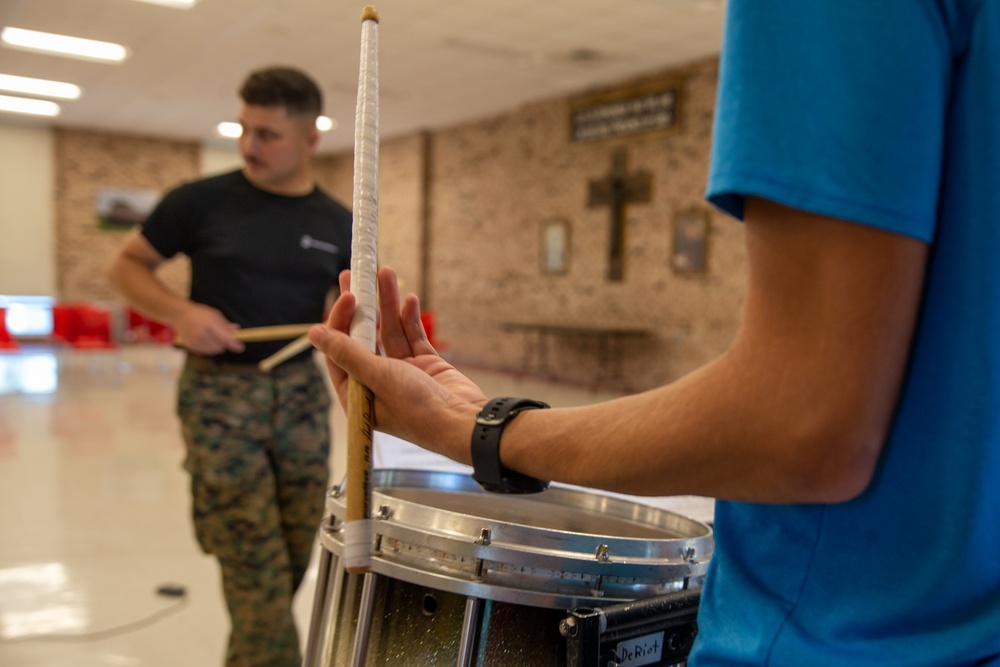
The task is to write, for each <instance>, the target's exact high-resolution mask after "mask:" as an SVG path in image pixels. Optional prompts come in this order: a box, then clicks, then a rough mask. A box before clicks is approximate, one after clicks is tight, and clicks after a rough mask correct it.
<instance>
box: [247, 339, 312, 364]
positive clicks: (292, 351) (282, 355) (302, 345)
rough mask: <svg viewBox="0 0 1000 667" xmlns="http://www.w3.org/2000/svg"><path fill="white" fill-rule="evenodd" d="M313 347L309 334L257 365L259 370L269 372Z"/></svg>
mask: <svg viewBox="0 0 1000 667" xmlns="http://www.w3.org/2000/svg"><path fill="white" fill-rule="evenodd" d="M311 345H312V343H310V342H309V335H308V334H306V335H304V336H299V337H298V338H296V339H295V340H293V341H292V342H291V343H289V344H288V345H286V346H285V347H283V348H281V349H280V350H278V351H277V352H275V353H274V354H272V355H271V356H270V357H268V358H267V359H264V360H263V361H261V362H260V363H259V364H257V368H259V369H260V370H262V371H269V370H271V369H272V368H274V367H275V366H277V365H278V364H281V363H284V362H286V361H288V360H289V359H291V358H292V357H294V356H295V355H296V354H298V353H299V352H302V351H304V350H307V349H309V347H310V346H311Z"/></svg>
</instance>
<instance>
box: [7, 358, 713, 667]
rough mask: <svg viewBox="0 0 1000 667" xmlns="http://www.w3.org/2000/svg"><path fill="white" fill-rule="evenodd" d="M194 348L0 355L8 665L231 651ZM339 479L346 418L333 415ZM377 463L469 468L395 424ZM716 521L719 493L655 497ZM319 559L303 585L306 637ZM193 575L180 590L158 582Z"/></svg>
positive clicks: (541, 392)
mask: <svg viewBox="0 0 1000 667" xmlns="http://www.w3.org/2000/svg"><path fill="white" fill-rule="evenodd" d="M181 363H182V354H181V353H180V352H178V351H177V350H174V349H173V348H170V347H163V346H152V345H150V346H146V345H135V346H128V347H123V348H121V349H118V350H113V351H73V350H69V349H66V348H49V347H44V346H39V347H31V346H22V348H21V350H19V351H17V352H4V353H0V503H2V507H3V511H2V512H0V665H3V666H5V667H6V666H10V667H15V666H18V667H20V666H32V667H36V666H37V667H70V666H72V667H98V666H101V667H103V666H109V667H112V666H113V667H132V666H134V665H142V666H144V667H167V666H170V667H174V666H177V665H184V666H188V665H191V666H202V665H206V666H213V665H221V664H222V656H223V652H224V646H225V642H226V637H227V634H228V619H227V617H226V613H225V608H224V603H223V600H222V596H221V593H220V585H219V575H218V570H217V567H216V565H215V562H214V561H213V560H212V559H210V558H209V557H207V556H205V555H203V554H202V553H201V552H200V551H199V549H198V546H197V544H196V542H195V540H194V535H193V533H192V530H191V527H190V523H189V518H188V508H189V501H188V493H187V477H186V474H185V473H184V471H183V469H182V468H181V461H182V459H183V444H182V442H181V440H180V435H179V432H178V428H177V423H176V419H175V417H174V415H173V405H174V398H175V386H174V385H175V380H176V377H177V374H178V372H179V369H180V366H181ZM470 375H472V376H473V377H474V378H475V379H476V381H477V382H479V383H480V384H481V385H482V386H483V387H484V389H485V390H486V393H487V394H489V395H504V394H512V395H520V396H531V397H532V398H539V399H542V400H546V401H548V402H550V403H552V404H553V405H556V406H568V405H582V404H586V403H589V402H593V401H597V400H601V399H604V398H608V397H610V394H602V393H599V392H595V391H592V390H589V389H577V388H572V387H566V386H563V385H555V384H550V383H543V382H538V381H534V380H531V379H518V378H514V377H511V376H507V375H502V374H496V373H485V372H475V371H470ZM333 424H334V442H335V448H334V454H333V456H332V457H331V468H332V471H333V479H335V480H338V479H339V477H340V476H341V475H342V474H343V470H344V452H343V446H344V443H345V441H346V439H345V437H344V435H343V433H344V430H345V427H346V419H345V417H344V415H343V413H342V412H341V411H340V409H339V408H336V409H335V411H334V414H333ZM375 463H376V466H381V467H396V468H410V467H416V468H435V469H458V470H462V469H463V468H462V467H461V466H457V465H455V464H451V463H450V462H446V461H444V460H442V459H438V458H437V457H435V456H432V455H429V454H427V453H424V452H422V450H418V449H417V448H415V447H413V446H412V445H409V444H408V443H402V442H400V441H396V440H392V439H388V438H383V439H381V440H380V441H379V442H378V443H377V446H376V452H375ZM649 502H651V503H652V504H656V505H659V506H664V507H667V508H668V509H673V510H675V511H678V512H681V513H684V514H688V515H690V516H693V517H694V518H697V519H701V520H710V519H711V511H712V503H711V501H710V500H706V499H699V498H691V497H682V498H674V499H663V500H658V501H649ZM315 560H316V559H315V558H314V565H313V568H312V569H311V571H310V575H309V576H307V578H306V581H305V583H304V584H303V586H302V588H301V590H300V591H299V594H298V597H297V599H296V604H295V610H296V617H297V620H298V623H299V628H300V633H301V634H302V635H303V639H305V633H306V632H307V629H308V621H309V615H310V611H311V604H312V595H313V591H314V588H315V584H316V581H315V577H316V575H315ZM163 584H176V585H179V586H183V587H184V589H185V591H186V595H184V596H183V597H180V598H173V597H167V596H163V595H160V594H158V593H157V589H158V587H160V586H161V585H163Z"/></svg>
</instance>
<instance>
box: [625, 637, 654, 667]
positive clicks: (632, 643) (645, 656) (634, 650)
mask: <svg viewBox="0 0 1000 667" xmlns="http://www.w3.org/2000/svg"><path fill="white" fill-rule="evenodd" d="M662 657H663V631H660V632H654V633H653V634H651V635H643V636H642V637H636V638H635V639H629V640H628V641H624V642H619V643H618V647H617V648H616V649H615V660H616V661H618V664H619V665H621V667H640V666H641V665H652V664H653V663H656V662H659V661H660V659H661V658H662Z"/></svg>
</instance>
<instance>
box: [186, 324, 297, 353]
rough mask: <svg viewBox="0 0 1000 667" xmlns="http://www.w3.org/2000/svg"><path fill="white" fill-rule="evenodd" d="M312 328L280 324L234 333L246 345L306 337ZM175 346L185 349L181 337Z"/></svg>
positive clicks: (237, 330)
mask: <svg viewBox="0 0 1000 667" xmlns="http://www.w3.org/2000/svg"><path fill="white" fill-rule="evenodd" d="M311 326H312V325H311V324H279V325H276V326H273V327H249V328H247V329H236V330H235V331H233V338H235V339H236V340H238V341H242V342H244V343H262V342H269V341H274V340H287V339H290V338H297V337H299V336H302V335H305V333H306V332H308V331H309V327H311ZM174 345H176V346H179V347H184V341H182V340H181V339H180V336H177V337H176V338H174ZM300 351H301V350H300Z"/></svg>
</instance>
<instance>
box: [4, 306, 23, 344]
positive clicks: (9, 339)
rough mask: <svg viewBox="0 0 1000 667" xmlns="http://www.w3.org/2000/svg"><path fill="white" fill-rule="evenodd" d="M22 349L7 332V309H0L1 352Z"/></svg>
mask: <svg viewBox="0 0 1000 667" xmlns="http://www.w3.org/2000/svg"><path fill="white" fill-rule="evenodd" d="M18 347H20V346H19V345H18V344H17V341H16V340H14V338H13V337H12V336H11V335H10V332H9V331H7V309H6V308H0V350H16V349H18Z"/></svg>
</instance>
